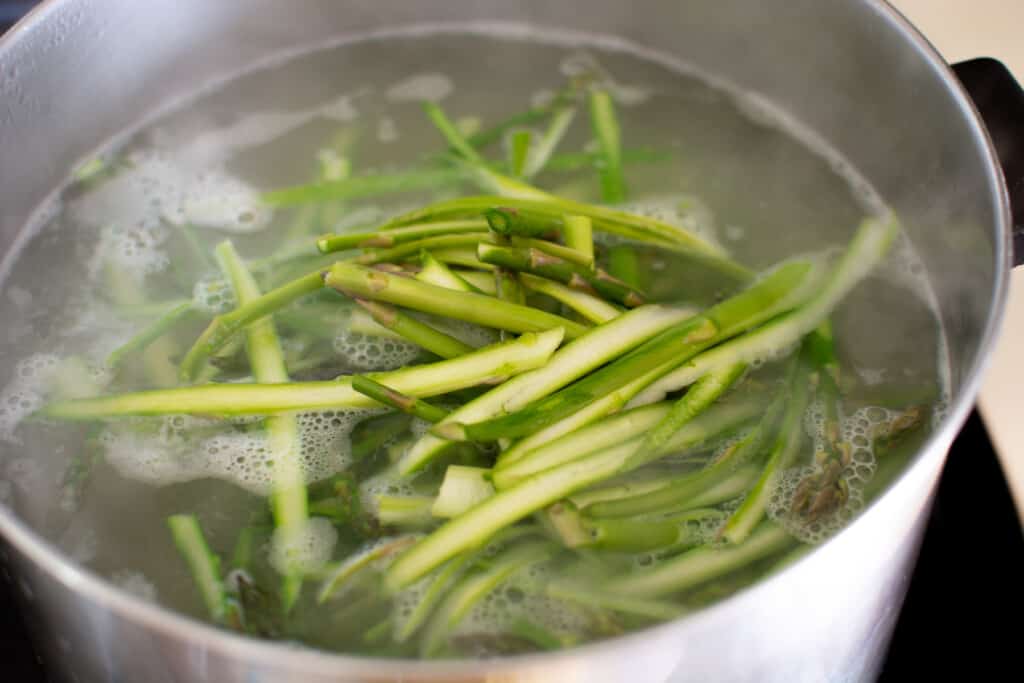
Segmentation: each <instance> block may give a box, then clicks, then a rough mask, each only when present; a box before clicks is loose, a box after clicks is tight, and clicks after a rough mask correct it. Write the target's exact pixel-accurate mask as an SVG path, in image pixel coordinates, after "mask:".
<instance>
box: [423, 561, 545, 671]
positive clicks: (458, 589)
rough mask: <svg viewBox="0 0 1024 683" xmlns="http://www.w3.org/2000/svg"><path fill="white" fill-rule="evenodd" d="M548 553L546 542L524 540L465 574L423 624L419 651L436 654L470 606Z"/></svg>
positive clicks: (429, 654) (425, 655)
mask: <svg viewBox="0 0 1024 683" xmlns="http://www.w3.org/2000/svg"><path fill="white" fill-rule="evenodd" d="M550 554H551V547H550V545H549V544H548V543H546V542H530V543H525V544H522V545H520V546H518V547H513V548H511V549H510V550H508V551H506V552H505V553H503V554H502V555H501V556H499V557H498V558H497V559H496V560H495V561H494V563H493V564H492V565H491V566H490V567H488V568H487V569H485V570H483V571H480V572H478V573H475V574H471V575H469V576H467V577H465V578H464V579H463V580H462V581H461V582H460V583H459V584H458V585H457V586H455V588H454V589H452V592H451V593H449V594H448V596H447V597H445V599H444V600H443V602H442V603H441V605H440V606H439V607H438V609H437V612H436V613H435V614H434V617H433V619H431V620H430V623H429V624H427V626H426V631H425V632H424V634H423V641H422V643H421V647H420V654H421V655H422V656H424V657H429V656H431V655H434V654H436V653H437V652H438V650H440V649H441V647H443V646H444V643H445V640H446V639H447V638H448V636H449V635H450V634H451V633H452V631H453V630H454V629H455V628H456V627H457V626H458V625H459V622H460V621H462V619H463V617H465V616H466V614H467V613H468V612H469V610H470V608H472V607H473V605H475V604H476V603H477V602H479V601H480V600H481V599H483V597H484V596H485V595H487V594H488V593H490V592H491V591H492V590H494V589H495V588H496V587H497V586H498V585H500V584H501V583H502V582H503V581H505V580H506V579H508V578H509V577H510V576H512V575H513V574H515V573H516V572H518V571H520V570H522V569H525V568H526V567H528V566H530V565H533V564H536V563H538V562H541V561H543V560H545V559H547V557H548V556H549V555H550Z"/></svg>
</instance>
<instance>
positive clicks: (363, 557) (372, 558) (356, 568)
mask: <svg viewBox="0 0 1024 683" xmlns="http://www.w3.org/2000/svg"><path fill="white" fill-rule="evenodd" d="M416 539H417V536H414V535H412V534H407V535H404V536H397V537H394V538H388V539H384V540H383V542H378V543H375V544H374V545H372V546H370V547H369V548H367V549H366V550H364V551H363V552H360V553H356V554H354V555H351V556H350V557H349V558H348V559H346V560H345V561H344V562H342V563H341V564H339V565H338V566H337V567H336V568H335V569H334V571H333V572H331V573H330V575H328V576H327V578H326V579H325V580H324V582H323V584H322V585H321V586H320V591H319V592H318V593H317V596H316V601H317V602H318V603H321V604H322V603H324V602H327V601H328V600H330V599H331V596H332V595H334V594H335V593H336V592H337V591H338V589H340V588H342V587H343V586H344V585H345V584H346V583H347V582H348V581H350V580H351V579H352V577H353V576H355V575H356V574H358V573H360V572H361V571H363V570H365V569H367V568H368V567H370V566H371V565H373V564H374V563H375V562H378V561H379V560H383V559H386V558H388V557H391V556H392V555H395V554H396V553H399V552H401V551H402V550H405V549H406V548H408V547H409V546H411V545H412V544H413V543H415V542H416Z"/></svg>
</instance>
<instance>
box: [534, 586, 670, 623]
mask: <svg viewBox="0 0 1024 683" xmlns="http://www.w3.org/2000/svg"><path fill="white" fill-rule="evenodd" d="M546 590H547V594H548V595H550V596H551V597H553V598H556V599H558V600H569V601H571V602H578V603H579V604H581V605H584V606H586V607H603V608H604V609H610V610H612V611H614V612H621V613H622V614H631V615H634V616H638V617H647V618H648V619H658V620H662V621H668V620H670V619H676V618H677V617H680V616H682V615H683V614H685V613H686V610H685V609H684V608H682V607H680V606H678V605H673V604H671V603H667V602H665V601H664V600H644V599H643V598H635V597H632V596H630V595H626V594H622V593H609V592H608V591H607V590H604V589H603V588H602V589H597V588H581V587H580V586H578V585H576V584H569V583H566V582H564V581H556V582H554V583H549V584H548V586H547V589H546Z"/></svg>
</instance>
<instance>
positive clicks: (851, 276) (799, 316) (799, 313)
mask: <svg viewBox="0 0 1024 683" xmlns="http://www.w3.org/2000/svg"><path fill="white" fill-rule="evenodd" d="M899 229H900V228H899V223H898V222H897V221H896V219H895V218H894V217H891V216H890V217H888V218H885V219H881V218H871V219H868V220H866V221H864V222H863V223H862V224H861V226H860V228H859V229H858V230H857V233H856V234H855V235H854V237H853V240H852V241H851V242H850V245H849V247H847V249H846V251H845V252H844V253H843V256H842V258H841V259H840V261H839V263H838V264H836V266H835V267H834V269H833V271H832V274H831V275H830V276H829V278H828V280H827V281H826V282H825V283H824V284H823V286H822V287H821V288H820V289H819V291H818V292H817V293H816V294H815V296H814V297H813V298H812V299H810V300H809V301H807V303H806V304H804V305H803V306H801V307H799V308H797V309H795V310H793V311H791V312H789V313H788V314H786V315H784V316H780V317H779V318H778V319H776V320H773V321H771V323H769V324H767V325H765V326H764V327H762V328H761V329H759V330H757V331H756V332H754V333H753V334H748V335H746V336H744V337H741V338H740V339H736V340H735V341H732V342H730V343H728V344H723V345H722V346H720V347H718V348H715V349H712V350H711V351H709V352H708V353H707V354H705V356H706V357H703V358H699V359H697V358H695V359H694V361H693V362H694V363H698V362H699V363H701V365H702V368H704V371H705V372H707V371H708V370H709V369H710V368H713V367H718V366H720V365H721V364H724V363H734V362H736V361H746V362H750V361H754V360H757V359H759V358H765V357H768V356H771V355H772V354H774V353H777V352H778V351H779V349H785V348H788V347H791V346H793V345H794V344H796V343H797V342H799V341H800V339H801V338H803V337H804V335H806V334H808V333H809V332H811V331H812V330H814V329H815V328H816V327H818V325H820V324H821V323H822V322H824V320H825V319H826V318H827V317H828V315H829V314H830V313H831V311H832V309H833V308H835V307H836V305H837V304H838V303H839V302H840V301H842V299H843V298H844V297H845V296H846V295H847V294H848V293H849V292H850V290H851V289H853V288H854V287H855V286H856V285H857V283H859V282H860V281H861V280H862V279H863V278H864V276H865V275H867V274H868V273H869V272H871V270H872V269H873V268H874V267H875V266H876V265H877V264H878V263H879V262H880V261H881V260H882V258H883V257H884V256H885V254H886V252H887V251H888V249H889V245H890V244H892V241H893V240H894V239H895V238H896V235H897V234H898V233H899ZM692 381H693V375H692V370H691V368H690V367H689V366H688V365H681V366H680V367H679V368H678V369H677V370H675V371H673V372H672V373H670V374H667V375H666V376H665V377H663V378H662V379H661V380H659V381H658V382H657V383H655V384H652V385H651V388H650V394H651V396H652V397H653V398H654V400H660V398H657V397H658V396H661V395H664V393H665V392H670V391H676V390H677V389H680V388H682V387H684V386H686V385H687V384H689V383H690V382H692ZM646 393H648V392H645V394H646ZM638 398H640V397H638Z"/></svg>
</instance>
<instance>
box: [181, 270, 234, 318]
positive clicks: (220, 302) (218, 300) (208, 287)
mask: <svg viewBox="0 0 1024 683" xmlns="http://www.w3.org/2000/svg"><path fill="white" fill-rule="evenodd" d="M192 303H193V305H194V306H195V307H196V308H198V309H199V310H201V311H205V312H207V313H209V314H210V315H221V314H223V313H227V312H228V311H231V310H234V309H235V307H236V306H238V300H237V299H236V298H235V291H234V290H233V289H232V288H231V287H230V286H229V285H228V283H227V282H225V281H224V280H223V279H221V278H218V277H208V278H203V279H202V280H198V281H197V282H196V284H195V287H193V288H192Z"/></svg>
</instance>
